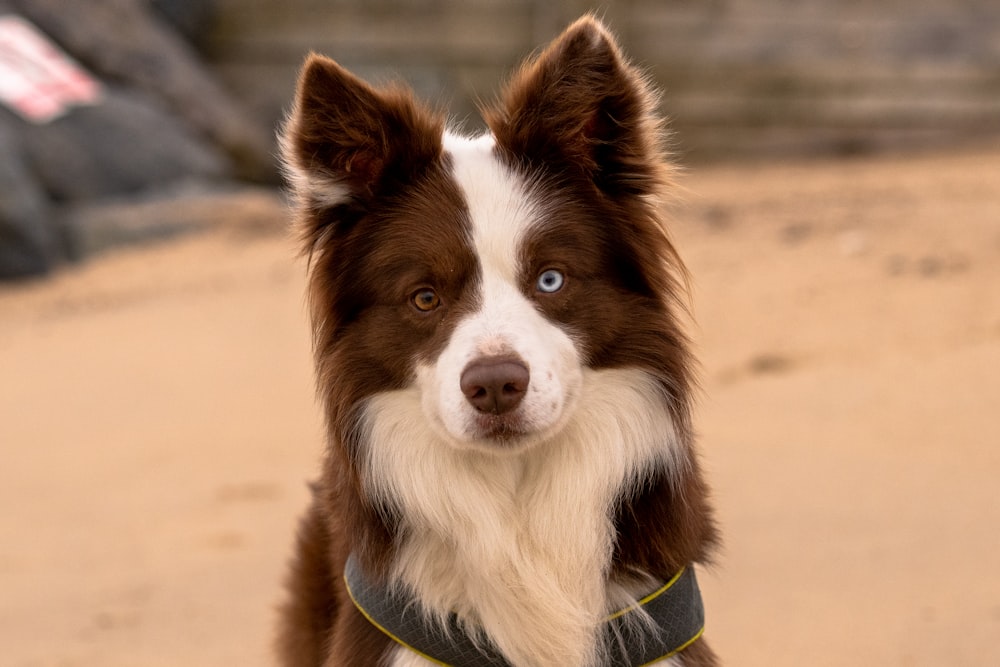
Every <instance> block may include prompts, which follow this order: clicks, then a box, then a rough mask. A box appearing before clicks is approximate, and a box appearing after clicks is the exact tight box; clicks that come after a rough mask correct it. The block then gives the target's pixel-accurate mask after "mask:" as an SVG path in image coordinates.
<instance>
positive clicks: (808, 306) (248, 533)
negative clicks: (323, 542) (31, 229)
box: [0, 148, 1000, 667]
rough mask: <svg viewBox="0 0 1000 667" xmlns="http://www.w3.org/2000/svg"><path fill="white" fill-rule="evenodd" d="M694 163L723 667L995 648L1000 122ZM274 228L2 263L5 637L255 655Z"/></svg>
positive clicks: (270, 621)
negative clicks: (937, 136)
mask: <svg viewBox="0 0 1000 667" xmlns="http://www.w3.org/2000/svg"><path fill="white" fill-rule="evenodd" d="M681 186H682V188H681V189H682V190H683V192H682V193H681V194H680V196H679V200H680V201H679V203H678V204H676V205H674V206H673V207H672V214H671V215H672V217H673V218H674V225H673V229H674V236H675V239H676V242H677V245H678V247H679V249H680V252H681V254H682V256H683V257H684V258H685V259H686V261H687V263H688V267H689V269H690V271H691V275H692V303H693V306H692V310H693V313H694V319H695V321H696V323H697V324H696V326H695V327H693V328H692V337H693V338H694V340H695V342H696V347H697V350H698V355H699V357H700V359H701V361H702V365H703V369H702V385H703V395H702V397H701V401H700V404H699V409H698V414H697V425H698V430H699V433H700V443H701V448H702V453H703V458H704V461H705V466H706V469H707V473H708V478H709V480H710V481H711V483H712V485H713V487H714V490H715V501H716V505H717V508H718V517H719V521H720V523H721V525H722V530H723V534H724V536H725V549H724V551H723V552H722V553H720V555H719V558H718V562H717V563H716V564H715V565H714V566H713V567H712V568H709V569H708V570H704V571H702V572H701V573H700V578H701V584H702V588H703V591H704V593H705V597H706V607H707V614H708V631H707V636H708V637H710V638H711V640H712V642H713V644H714V646H715V647H716V648H717V650H718V651H719V653H720V654H721V656H722V657H723V659H724V662H725V664H726V665H729V666H731V667H757V666H759V667H765V666H766V667H786V666H787V667H802V666H810V667H817V666H824V665H830V666H831V667H832V666H842V665H877V666H900V667H910V666H927V667H940V666H941V665H948V666H950V667H962V666H969V667H990V666H993V665H997V664H1000V573H998V570H997V562H998V560H1000V408H998V406H1000V148H983V149H981V150H978V151H963V152H952V153H948V154H934V155H921V156H908V157H881V158H855V159H851V160H846V161H825V162H802V163H794V164H771V165H768V164H762V165H749V164H746V165H738V166H713V167H698V168H691V169H689V170H688V171H687V172H686V173H684V174H683V175H682V177H681ZM284 225H285V223H284V221H283V220H277V219H276V220H275V221H274V230H273V232H267V233H264V232H262V231H261V230H260V229H259V227H254V229H252V230H240V229H238V228H226V229H216V230H213V231H209V232H205V233H202V234H198V235H192V236H188V237H184V238H182V239H180V240H175V241H171V242H167V243H162V244H159V245H152V246H147V247H142V248H132V249H122V250H118V251H113V252H109V253H107V254H105V255H103V256H101V257H99V258H97V259H95V260H94V261H91V262H89V263H87V264H86V265H82V266H76V267H69V268H66V269H64V270H62V271H61V272H59V273H58V274H57V275H55V276H54V277H53V278H50V279H48V280H45V281H42V282H36V283H28V284H6V285H0V456H2V459H0V656H2V657H0V663H2V664H3V665H11V666H12V667H50V666H51V667H154V666H164V667H166V666H171V667H173V666H176V665H186V666H188V667H193V666H201V665H204V666H218V665H241V666H245V667H254V666H257V665H270V664H273V657H272V655H271V653H270V642H271V636H272V628H273V625H274V618H275V616H274V608H275V605H276V603H277V601H278V600H279V599H280V596H281V579H282V576H283V572H284V565H285V562H286V560H287V558H288V557H289V554H290V549H291V540H292V534H293V531H294V528H295V521H296V518H297V516H298V514H299V513H300V512H301V510H302V509H303V508H304V506H305V503H306V498H307V491H306V482H307V480H309V479H310V478H311V477H312V476H313V475H314V474H315V471H316V469H317V462H318V460H319V457H320V453H321V446H322V445H321V442H322V436H321V432H322V425H321V421H320V418H319V412H318V409H317V406H316V403H315V400H314V398H313V380H312V374H311V359H310V340H309V331H308V323H307V317H306V308H305V302H304V285H305V280H304V274H305V264H304V262H303V261H302V260H300V259H298V258H297V256H296V249H295V248H294V245H293V243H292V241H291V240H290V239H289V238H288V236H287V235H286V234H284V232H283V230H284Z"/></svg>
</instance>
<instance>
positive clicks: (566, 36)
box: [282, 18, 690, 453]
mask: <svg viewBox="0 0 1000 667" xmlns="http://www.w3.org/2000/svg"><path fill="white" fill-rule="evenodd" d="M484 117H485V119H486V121H487V124H488V126H489V128H490V132H489V133H487V134H485V135H483V136H481V137H478V138H474V139H469V138H464V137H460V136H457V135H453V134H451V133H450V132H448V131H446V129H445V123H444V118H443V116H442V115H441V114H439V113H436V112H435V111H433V110H431V109H429V108H428V107H426V106H424V105H423V104H421V103H420V102H418V101H416V100H415V99H414V98H413V96H412V95H411V93H410V92H409V91H408V90H406V89H404V88H401V87H392V88H385V89H375V88H373V87H371V86H369V85H368V84H366V83H365V82H363V81H361V80H360V79H358V78H356V77H355V76H353V75H351V74H350V73H348V72H347V71H345V70H344V69H343V68H341V67H340V66H339V65H337V64H336V63H334V62H333V61H331V60H329V59H326V58H324V57H321V56H315V55H314V56H311V57H310V58H309V60H308V62H307V64H306V66H305V68H304V70H303V73H302V75H301V78H300V81H299V85H298V94H297V100H296V104H295V107H294V109H293V111H292V114H291V116H290V119H289V122H288V123H287V125H286V128H285V131H284V133H283V137H282V144H283V151H284V160H285V164H286V169H287V173H288V175H289V179H290V182H291V184H292V187H293V190H294V194H295V196H296V200H297V207H298V219H299V226H300V229H301V233H302V238H303V240H304V245H305V249H306V252H307V253H308V254H309V255H310V257H311V305H312V309H313V319H314V326H315V335H316V339H315V345H316V355H317V363H318V369H319V378H318V381H319V384H320V389H321V392H322V393H323V394H324V396H325V398H326V402H327V406H326V407H327V412H328V415H327V416H328V419H329V420H330V425H331V429H332V430H333V431H334V435H335V437H338V438H339V439H340V440H341V441H349V440H350V437H351V436H350V434H351V432H352V430H353V429H356V426H357V420H358V419H359V414H358V412H359V410H362V409H364V406H365V405H366V404H368V403H370V401H371V400H372V399H374V398H377V397H378V396H380V395H385V394H388V393H392V392H398V391H404V392H409V394H410V395H412V396H414V397H415V398H414V405H413V412H414V413H415V415H419V416H414V418H415V419H420V420H423V422H425V423H426V424H429V425H430V428H431V429H432V430H433V432H434V433H435V434H436V435H437V436H438V437H439V438H440V439H441V440H442V441H444V442H446V443H447V444H448V445H449V446H451V447H453V448H457V449H460V450H461V449H469V450H473V451H485V452H498V453H499V452H518V451H522V450H524V449H527V448H530V447H533V446H536V445H537V444H538V443H540V442H544V441H545V440H546V439H548V438H549V437H551V436H553V435H555V434H556V433H558V432H559V431H560V430H561V429H563V428H564V427H565V425H566V424H567V422H569V421H570V420H571V419H572V418H573V416H574V414H576V412H578V411H579V410H580V409H581V408H580V400H579V397H580V394H581V391H582V387H583V385H584V382H585V381H584V378H585V376H586V374H587V373H588V372H589V371H592V370H601V369H614V368H639V369H642V370H643V371H644V372H645V373H647V374H648V376H649V377H652V378H654V380H655V382H656V383H658V384H659V388H660V389H661V390H662V395H663V396H664V403H665V408H666V409H667V410H668V411H669V412H670V414H671V417H672V419H673V422H674V425H675V427H676V428H678V429H679V430H682V431H683V430H686V428H687V423H688V416H687V412H688V405H687V401H688V390H689V383H690V380H689V369H688V366H689V364H688V357H687V352H686V346H685V341H684V338H683V335H682V333H681V332H680V328H679V326H678V324H677V322H676V320H675V318H674V315H673V310H674V309H675V308H674V305H675V304H674V300H675V298H676V296H677V294H678V287H677V285H676V282H675V277H676V276H677V274H678V273H679V272H680V271H681V267H680V264H679V262H678V261H677V258H676V255H675V253H674V251H673V248H672V247H671V245H670V243H669V241H668V240H667V236H666V234H665V231H664V229H663V227H662V223H661V217H660V216H661V211H660V206H661V204H662V195H663V190H664V187H665V186H666V181H667V171H666V168H665V166H664V161H663V160H662V154H661V148H660V137H659V128H658V126H657V123H658V121H657V118H656V114H655V100H654V97H653V96H652V94H651V92H650V90H649V88H648V86H647V85H646V83H645V81H644V80H643V78H642V76H641V75H640V74H639V73H638V72H637V71H636V70H635V69H634V68H632V67H631V66H630V65H629V64H628V63H627V62H626V61H625V60H624V58H623V57H622V55H621V53H620V51H619V49H618V47H617V45H616V44H615V42H614V40H613V38H612V37H611V36H610V35H609V34H608V32H607V31H606V30H605V29H604V28H603V26H601V25H600V23H598V22H597V21H596V20H594V19H592V18H584V19H581V20H580V21H578V22H576V23H575V24H574V25H572V26H571V27H570V28H569V29H567V31H566V32H565V33H563V35H562V36H560V37H559V38H558V39H557V40H556V41H555V42H553V43H552V44H551V45H550V46H549V47H548V48H547V49H546V50H545V51H543V52H542V53H541V54H540V55H539V56H538V57H537V58H535V59H533V60H532V61H530V62H528V63H526V64H525V65H524V66H523V67H522V68H521V70H520V71H519V72H518V73H517V74H516V75H515V76H514V77H513V79H512V81H511V82H510V84H509V85H508V86H507V88H506V91H505V92H504V94H503V95H502V96H501V98H500V100H499V102H498V103H497V104H496V105H495V106H493V107H491V108H488V109H486V110H484ZM590 390H591V391H598V392H599V391H608V392H614V391H616V390H617V388H616V387H615V386H613V385H612V386H607V387H605V388H602V387H599V386H598V387H594V388H591V389H590ZM417 406H419V408H418V407H417ZM415 428H416V426H415Z"/></svg>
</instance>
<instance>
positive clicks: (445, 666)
mask: <svg viewBox="0 0 1000 667" xmlns="http://www.w3.org/2000/svg"><path fill="white" fill-rule="evenodd" d="M344 587H345V588H346V589H347V595H348V597H350V598H351V602H353V603H354V606H355V607H357V610H358V611H360V612H361V615H362V616H364V617H365V618H366V619H368V622H369V623H371V624H372V625H374V626H375V627H376V628H378V629H379V630H381V631H382V633H383V634H384V635H385V636H386V637H388V638H389V639H391V640H392V641H394V642H396V643H397V644H399V645H400V646H402V647H403V648H406V649H409V650H411V651H413V652H414V653H416V654H417V655H419V656H420V657H421V658H423V659H424V660H427V661H429V662H432V663H434V664H435V665H440V667H452V666H451V665H449V664H448V663H446V662H441V661H440V660H436V659H434V658H432V657H431V656H429V655H427V654H426V653H423V652H421V651H418V650H417V649H415V648H413V647H412V646H410V645H409V644H407V643H406V642H404V641H403V640H402V639H400V638H399V637H397V636H396V635H394V634H392V633H391V632H389V631H388V630H386V629H385V628H383V627H382V626H381V625H379V624H378V622H376V621H375V619H374V618H372V617H371V616H369V615H368V612H367V611H365V610H364V607H362V606H361V605H360V604H358V601H357V600H356V599H355V597H354V592H353V591H352V590H351V585H350V584H349V583H348V581H347V575H346V574H345V575H344Z"/></svg>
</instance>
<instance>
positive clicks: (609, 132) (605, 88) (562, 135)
mask: <svg viewBox="0 0 1000 667" xmlns="http://www.w3.org/2000/svg"><path fill="white" fill-rule="evenodd" d="M484 116H485V117H486V121H487V123H488V124H489V126H490V129H491V130H492V131H493V134H494V136H495V137H496V139H497V144H498V145H499V146H500V147H501V149H502V150H503V151H504V152H505V153H506V154H507V156H508V157H510V158H511V159H513V160H515V161H517V162H518V163H520V164H522V165H523V166H525V167H527V168H529V169H541V170H546V169H548V170H555V171H557V172H558V173H559V174H560V175H561V176H565V175H567V174H571V173H574V172H575V173H576V174H582V175H584V176H585V177H587V178H589V179H591V180H593V182H594V183H595V184H596V185H597V186H598V187H599V188H600V189H602V190H604V191H605V192H607V193H609V194H612V195H614V194H651V193H653V192H655V191H656V189H657V188H658V187H659V185H660V182H659V181H660V180H661V172H662V155H661V148H660V136H659V132H660V128H659V124H660V123H659V119H658V118H657V115H656V96H655V95H654V94H653V92H652V90H651V89H650V87H649V86H648V85H647V83H646V81H645V80H644V78H643V76H642V75H641V74H640V73H639V72H638V71H637V70H636V69H635V68H634V67H632V66H631V65H629V64H628V63H627V62H626V60H625V58H624V57H623V56H622V53H621V50H620V49H619V47H618V44H617V43H616V41H615V39H614V37H612V36H611V34H610V33H609V32H608V31H607V29H606V28H605V27H604V26H603V25H602V24H601V23H600V21H598V20H597V19H595V18H593V17H592V16H585V17H583V18H581V19H579V20H578V21H576V22H575V23H574V24H572V25H571V26H570V27H569V28H567V29H566V31H565V32H563V33H562V35H560V36H559V37H558V38H556V40H555V41H553V42H552V44H550V45H549V46H548V48H546V49H545V50H544V51H543V52H542V53H541V54H540V55H539V56H538V57H537V58H535V59H534V60H531V61H528V62H526V63H525V64H524V65H523V66H522V67H521V69H520V71H518V72H517V74H515V75H514V77H513V79H512V80H511V82H510V83H509V84H508V86H507V89H506V91H505V92H504V94H503V95H502V97H501V100H500V103H499V104H498V105H497V106H496V107H495V108H493V109H488V110H485V111H484Z"/></svg>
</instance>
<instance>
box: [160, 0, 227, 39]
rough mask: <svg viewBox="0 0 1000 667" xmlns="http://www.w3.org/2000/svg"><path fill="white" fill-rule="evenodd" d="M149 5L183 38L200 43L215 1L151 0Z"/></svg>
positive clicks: (209, 21)
mask: <svg viewBox="0 0 1000 667" xmlns="http://www.w3.org/2000/svg"><path fill="white" fill-rule="evenodd" d="M150 5H152V7H153V9H155V10H156V12H157V13H158V14H159V15H160V16H162V17H163V18H164V19H165V20H166V21H167V23H169V24H170V25H171V26H173V28H174V29H175V30H177V31H178V32H179V33H180V34H181V35H183V36H184V39H186V40H187V41H189V42H191V43H192V44H196V45H197V44H200V43H201V41H202V40H203V39H204V37H205V27H206V26H208V25H209V24H210V23H211V18H212V13H213V11H214V5H215V2H214V1H213V0H151V2H150Z"/></svg>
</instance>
